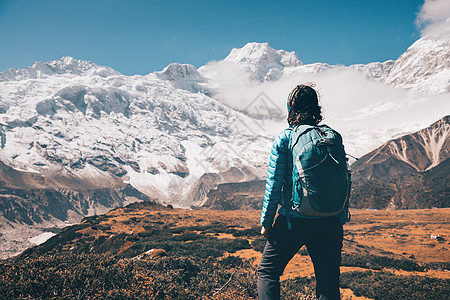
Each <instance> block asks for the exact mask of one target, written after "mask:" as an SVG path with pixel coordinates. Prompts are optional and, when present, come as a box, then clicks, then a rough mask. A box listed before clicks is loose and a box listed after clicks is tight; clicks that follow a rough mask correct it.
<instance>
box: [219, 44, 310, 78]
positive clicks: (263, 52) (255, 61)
mask: <svg viewBox="0 0 450 300" xmlns="http://www.w3.org/2000/svg"><path fill="white" fill-rule="evenodd" d="M225 61H227V62H232V63H234V64H236V65H238V66H240V67H243V68H244V69H246V70H247V71H250V72H251V73H253V78H254V79H257V80H260V81H265V80H276V79H278V78H279V76H280V75H281V71H282V70H283V69H284V68H285V67H296V66H301V65H302V62H301V61H300V60H299V59H298V56H297V54H296V53H295V52H287V51H285V50H275V49H273V48H272V47H270V46H269V43H255V42H254V43H248V44H246V45H245V46H244V47H242V48H233V50H231V52H230V54H229V55H228V56H227V57H226V58H225Z"/></svg>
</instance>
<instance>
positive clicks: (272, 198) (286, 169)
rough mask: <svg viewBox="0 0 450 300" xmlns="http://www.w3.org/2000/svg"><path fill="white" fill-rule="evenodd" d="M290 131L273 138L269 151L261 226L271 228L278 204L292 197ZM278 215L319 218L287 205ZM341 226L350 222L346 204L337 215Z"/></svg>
mask: <svg viewBox="0 0 450 300" xmlns="http://www.w3.org/2000/svg"><path fill="white" fill-rule="evenodd" d="M291 134H292V130H291V129H290V128H287V129H285V130H283V131H282V132H280V133H279V134H278V136H277V137H276V138H275V140H274V142H273V145H272V149H271V151H270V160H269V170H268V172H267V181H266V191H265V193H264V203H263V208H262V213H261V225H262V226H264V227H267V228H270V227H272V223H273V220H274V218H275V214H276V211H277V208H278V204H280V202H282V201H283V200H284V199H287V200H290V197H291V195H292V154H291V150H290V149H289V142H290V140H291ZM278 213H279V214H280V215H286V213H288V214H289V216H290V217H291V218H321V217H308V216H303V215H301V214H300V213H298V212H297V211H294V210H292V209H290V206H289V205H286V206H284V205H282V206H280V209H279V210H278ZM338 217H339V219H340V220H341V223H342V224H345V223H346V222H348V221H349V220H350V215H349V212H348V202H347V204H346V206H345V207H344V209H343V211H342V212H341V213H340V214H339V215H338Z"/></svg>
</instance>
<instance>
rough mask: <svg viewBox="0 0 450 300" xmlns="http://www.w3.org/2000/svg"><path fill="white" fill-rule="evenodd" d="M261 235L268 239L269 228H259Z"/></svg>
mask: <svg viewBox="0 0 450 300" xmlns="http://www.w3.org/2000/svg"><path fill="white" fill-rule="evenodd" d="M261 234H262V235H263V236H264V237H265V238H266V239H268V238H269V234H270V228H267V227H264V226H263V227H261Z"/></svg>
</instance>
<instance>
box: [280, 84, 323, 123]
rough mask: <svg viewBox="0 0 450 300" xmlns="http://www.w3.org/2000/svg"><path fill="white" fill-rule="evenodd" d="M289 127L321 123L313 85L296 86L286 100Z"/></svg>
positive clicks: (317, 100) (319, 108)
mask: <svg viewBox="0 0 450 300" xmlns="http://www.w3.org/2000/svg"><path fill="white" fill-rule="evenodd" d="M288 109H289V113H288V118H287V121H288V123H289V125H290V126H296V125H317V124H319V123H320V121H322V114H321V106H320V105H319V99H318V96H317V92H316V90H314V89H313V85H306V84H300V85H297V86H296V87H295V88H294V89H293V90H292V92H291V93H290V94H289V98H288Z"/></svg>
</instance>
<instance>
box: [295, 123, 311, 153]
mask: <svg viewBox="0 0 450 300" xmlns="http://www.w3.org/2000/svg"><path fill="white" fill-rule="evenodd" d="M314 128H318V126H312V125H297V126H295V127H294V128H293V129H292V130H293V132H292V138H291V145H290V149H291V150H292V149H293V148H294V146H295V145H296V144H297V142H298V139H299V138H300V137H301V136H302V135H304V134H305V133H307V132H308V131H311V130H313V129H314Z"/></svg>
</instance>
